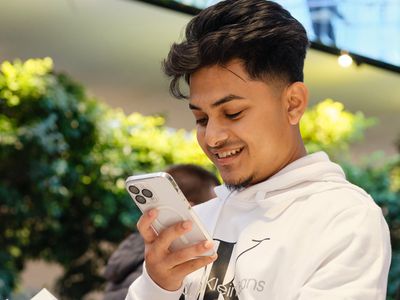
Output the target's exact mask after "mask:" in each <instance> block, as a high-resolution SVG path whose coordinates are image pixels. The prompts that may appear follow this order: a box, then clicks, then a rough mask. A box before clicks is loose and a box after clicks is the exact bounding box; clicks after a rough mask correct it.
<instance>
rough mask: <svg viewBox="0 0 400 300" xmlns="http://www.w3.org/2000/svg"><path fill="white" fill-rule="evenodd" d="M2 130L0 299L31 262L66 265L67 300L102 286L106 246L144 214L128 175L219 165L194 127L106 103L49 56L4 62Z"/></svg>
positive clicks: (62, 290) (62, 289) (0, 107)
mask: <svg viewBox="0 0 400 300" xmlns="http://www.w3.org/2000/svg"><path fill="white" fill-rule="evenodd" d="M0 129H1V136H0V174H1V179H0V199H1V202H0V219H1V221H2V222H1V225H0V244H1V245H2V247H1V249H0V265H1V270H0V298H3V297H4V298H5V297H6V296H7V295H8V294H9V293H10V291H11V289H12V288H13V287H15V285H16V283H17V274H18V273H19V272H20V271H21V270H22V268H23V266H24V262H25V261H26V260H27V259H29V258H42V259H46V260H49V261H56V262H58V263H60V264H61V265H62V266H63V267H64V268H65V274H64V276H63V277H62V278H61V279H60V281H59V282H60V284H59V291H60V293H61V295H62V296H63V299H81V298H82V297H83V295H84V294H86V293H88V292H90V291H92V290H94V289H96V288H99V287H100V286H101V284H102V281H103V279H102V278H101V276H100V273H99V270H100V267H101V266H103V265H104V264H105V261H106V259H107V258H108V256H109V252H108V251H107V249H109V247H106V246H107V245H108V244H109V243H118V242H120V241H121V240H122V239H123V238H124V236H126V234H127V233H128V232H129V231H130V230H133V229H134V226H135V223H136V220H137V218H138V216H139V212H138V210H137V209H136V208H135V206H134V205H133V203H132V201H131V200H130V198H129V196H128V195H127V193H126V192H125V190H124V179H125V178H126V177H127V176H129V175H132V174H133V173H137V172H148V171H154V170H161V169H164V168H165V167H166V166H167V165H170V164H175V163H180V162H188V161H191V162H196V163H198V164H200V165H203V166H206V167H208V168H211V164H210V162H209V161H208V160H207V158H206V157H205V156H204V155H203V154H202V152H201V149H200V148H199V147H198V145H197V143H196V141H195V137H194V134H193V132H185V131H174V130H171V129H168V128H166V127H165V126H164V120H163V119H162V118H161V117H144V116H141V115H140V114H133V115H130V116H125V115H124V114H123V113H122V112H121V111H118V110H112V109H110V108H108V107H106V106H105V105H102V104H100V103H99V102H98V101H96V100H95V99H91V98H90V97H88V96H87V95H86V93H85V91H84V89H83V88H82V87H81V86H79V85H78V84H76V83H74V82H72V81H71V80H70V79H69V78H68V77H67V76H65V75H62V74H54V73H52V61H51V59H48V58H47V59H44V60H28V61H27V62H25V63H22V62H20V61H16V62H15V63H14V64H10V63H9V62H5V63H3V64H2V66H1V73H0ZM61 283H62V284H61Z"/></svg>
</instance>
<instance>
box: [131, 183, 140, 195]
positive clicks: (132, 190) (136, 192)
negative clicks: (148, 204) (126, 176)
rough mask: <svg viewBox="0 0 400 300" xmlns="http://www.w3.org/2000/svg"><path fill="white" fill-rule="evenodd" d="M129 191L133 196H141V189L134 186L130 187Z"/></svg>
mask: <svg viewBox="0 0 400 300" xmlns="http://www.w3.org/2000/svg"><path fill="white" fill-rule="evenodd" d="M129 191H130V192H131V193H132V194H139V192H140V191H139V189H138V188H137V187H136V186H134V185H131V186H130V187H129Z"/></svg>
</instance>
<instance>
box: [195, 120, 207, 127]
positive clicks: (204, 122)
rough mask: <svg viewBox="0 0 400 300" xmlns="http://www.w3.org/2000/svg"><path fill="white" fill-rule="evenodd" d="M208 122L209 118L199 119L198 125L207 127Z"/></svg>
mask: <svg viewBox="0 0 400 300" xmlns="http://www.w3.org/2000/svg"><path fill="white" fill-rule="evenodd" d="M207 122H208V118H199V119H196V124H197V125H200V126H206V125H207Z"/></svg>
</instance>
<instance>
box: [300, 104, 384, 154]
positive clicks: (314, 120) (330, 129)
mask: <svg viewBox="0 0 400 300" xmlns="http://www.w3.org/2000/svg"><path fill="white" fill-rule="evenodd" d="M375 123H376V120H375V119H373V118H365V117H364V115H363V113H362V112H357V113H356V114H352V113H350V112H348V111H345V110H344V105H343V104H342V103H340V102H335V101H333V100H332V99H326V100H325V101H322V102H320V103H318V104H317V105H315V106H314V107H312V108H310V109H309V110H307V111H306V112H305V114H304V116H303V118H302V121H301V123H300V130H301V135H302V137H303V140H304V143H305V145H306V148H307V151H308V152H315V151H320V150H323V151H326V152H328V153H329V154H330V155H331V156H335V154H337V153H338V152H343V151H344V150H347V149H348V145H349V144H350V143H352V142H354V141H356V140H360V139H361V138H362V137H363V133H364V131H365V130H366V129H367V128H368V127H370V126H372V125H374V124H375Z"/></svg>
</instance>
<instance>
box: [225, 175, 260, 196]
mask: <svg viewBox="0 0 400 300" xmlns="http://www.w3.org/2000/svg"><path fill="white" fill-rule="evenodd" d="M253 179H254V178H253V176H252V175H251V176H249V177H248V178H246V179H244V180H240V181H238V182H225V186H226V187H227V188H228V190H230V191H231V192H233V191H241V190H244V189H245V188H248V187H249V186H250V185H251V183H252V182H253Z"/></svg>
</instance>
